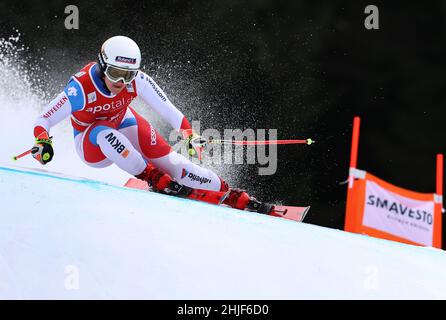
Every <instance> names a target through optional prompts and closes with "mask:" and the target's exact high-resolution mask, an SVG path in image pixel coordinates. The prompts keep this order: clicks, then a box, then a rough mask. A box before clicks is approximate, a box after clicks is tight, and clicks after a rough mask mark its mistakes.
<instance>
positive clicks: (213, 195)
mask: <svg viewBox="0 0 446 320" xmlns="http://www.w3.org/2000/svg"><path fill="white" fill-rule="evenodd" d="M124 187H128V188H133V189H140V190H146V191H148V190H150V189H149V184H148V183H147V182H146V181H142V180H139V179H135V178H130V179H129V180H128V181H127V182H126V184H125V185H124ZM170 188H171V192H163V193H165V194H168V195H171V196H174V197H180V198H186V199H191V200H197V201H202V202H207V203H210V204H217V205H219V204H221V203H222V202H223V201H224V200H225V198H226V196H227V194H228V192H224V191H211V190H202V189H193V188H189V187H187V186H183V185H181V184H179V183H174V184H172V186H170Z"/></svg>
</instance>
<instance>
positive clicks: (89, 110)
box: [34, 62, 227, 190]
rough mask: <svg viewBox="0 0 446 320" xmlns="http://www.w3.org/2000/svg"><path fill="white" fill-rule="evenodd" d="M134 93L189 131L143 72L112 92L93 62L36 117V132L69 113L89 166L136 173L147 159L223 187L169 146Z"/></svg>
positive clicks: (199, 182)
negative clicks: (139, 108) (136, 102)
mask: <svg viewBox="0 0 446 320" xmlns="http://www.w3.org/2000/svg"><path fill="white" fill-rule="evenodd" d="M137 96H139V97H141V98H142V100H143V101H144V102H146V103H147V104H148V105H149V106H150V107H152V108H153V109H154V110H155V111H156V112H157V113H158V114H159V115H160V116H161V117H162V118H163V119H164V120H165V121H167V122H168V123H169V124H170V125H171V126H172V127H173V128H174V129H176V130H178V131H180V132H183V131H185V130H187V131H186V132H191V131H190V130H191V125H190V123H189V121H188V120H187V119H186V117H185V116H184V115H183V114H182V113H181V112H180V111H179V110H178V109H177V108H176V107H175V106H174V105H173V104H172V103H171V102H170V101H169V99H168V98H167V97H166V95H165V93H164V92H163V91H162V90H161V88H160V87H159V86H158V85H157V84H156V83H155V81H154V80H153V79H152V78H150V77H149V76H148V75H147V74H145V73H144V72H142V71H139V72H138V74H137V76H136V78H135V79H134V80H133V81H132V82H131V83H130V84H128V85H126V88H125V89H123V90H122V91H121V92H120V93H119V94H117V95H113V94H111V93H110V92H109V91H108V90H107V89H106V87H105V83H104V81H103V80H102V79H101V72H100V70H99V67H98V65H97V64H96V63H95V62H91V63H89V64H88V65H86V66H85V67H84V68H82V69H81V70H80V71H79V72H78V73H77V74H75V75H74V76H73V77H72V78H71V80H70V81H69V83H68V84H67V86H66V87H65V89H64V90H63V91H62V92H61V93H60V94H59V95H58V96H57V97H56V98H55V99H54V100H53V101H51V103H50V104H49V105H48V106H47V108H46V109H45V110H44V111H43V112H42V114H41V115H40V116H39V117H38V119H37V120H36V122H35V127H34V135H35V136H36V137H37V136H39V135H40V134H42V133H44V132H47V133H49V131H50V128H51V127H53V126H54V125H56V124H57V123H59V122H60V121H62V120H63V119H65V118H67V117H68V116H70V117H71V124H72V126H73V130H74V142H75V146H76V151H77V153H78V155H79V157H80V158H81V159H82V160H83V161H84V162H85V163H86V164H88V165H89V166H92V167H97V168H101V167H106V166H109V165H111V164H112V163H115V164H116V165H117V166H118V167H120V168H121V169H123V170H125V171H127V172H128V173H130V174H131V175H138V174H140V173H141V172H142V171H143V170H144V169H145V167H146V166H147V162H149V163H151V164H153V165H154V166H155V167H157V168H159V169H160V170H162V171H164V172H166V173H168V174H169V175H170V176H171V177H172V178H174V179H175V180H177V181H178V182H179V183H181V184H184V185H187V186H190V187H193V188H199V189H208V190H225V189H227V185H226V184H225V183H224V182H223V181H222V180H221V179H220V178H219V177H218V176H217V175H216V174H215V173H214V172H212V171H211V170H209V169H205V168H202V167H200V166H198V165H196V164H194V163H192V162H191V161H189V160H188V159H187V158H185V157H183V156H182V155H180V154H178V153H177V152H175V151H173V150H172V148H171V147H170V145H169V144H168V143H167V142H166V141H165V140H164V139H163V137H162V136H161V135H160V134H159V133H158V131H157V130H156V129H155V128H154V127H152V125H150V123H149V122H148V121H147V120H146V119H144V118H143V117H142V116H141V115H139V114H138V113H137V112H136V111H135V110H134V109H133V108H132V107H131V106H130V104H131V102H132V100H133V99H134V98H136V97H137Z"/></svg>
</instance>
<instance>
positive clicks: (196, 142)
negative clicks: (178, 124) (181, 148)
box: [185, 130, 207, 158]
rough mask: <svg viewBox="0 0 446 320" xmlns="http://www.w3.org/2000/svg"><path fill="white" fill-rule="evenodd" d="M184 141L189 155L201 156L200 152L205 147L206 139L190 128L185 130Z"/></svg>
mask: <svg viewBox="0 0 446 320" xmlns="http://www.w3.org/2000/svg"><path fill="white" fill-rule="evenodd" d="M185 143H186V148H187V153H188V154H189V155H191V156H198V158H201V153H202V152H203V150H204V148H205V147H206V144H207V140H206V139H204V138H203V137H202V136H200V135H198V134H196V133H195V132H193V131H192V130H187V131H185Z"/></svg>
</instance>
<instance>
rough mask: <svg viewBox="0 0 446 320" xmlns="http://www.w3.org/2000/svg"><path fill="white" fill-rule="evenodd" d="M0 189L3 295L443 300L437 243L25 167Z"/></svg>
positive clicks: (2, 180) (0, 182)
mask: <svg viewBox="0 0 446 320" xmlns="http://www.w3.org/2000/svg"><path fill="white" fill-rule="evenodd" d="M0 192H1V204H0V205H1V209H0V298H3V299H4V298H12V299H17V298H18V299H50V298H56V299H78V298H87V299H90V298H97V299H116V298H124V299H127V298H136V299H375V298H376V299H377V298H379V299H388V298H392V299H400V298H402V299H406V298H420V299H424V298H426V299H427V298H429V299H431V298H434V299H435V298H441V299H445V298H446V277H445V276H444V273H445V270H446V255H445V253H444V252H443V251H441V250H436V249H432V248H421V247H415V246H410V245H404V244H399V243H394V242H390V241H385V240H379V239H374V238H370V237H366V236H360V235H355V234H350V233H346V232H342V231H338V230H332V229H327V228H322V227H318V226H314V225H309V224H305V223H297V222H294V221H287V220H284V219H280V218H274V217H268V216H262V215H258V214H255V213H249V212H241V211H237V210H233V209H229V208H223V207H218V206H213V205H209V204H205V203H200V202H194V201H190V200H184V199H178V198H174V197H169V196H165V195H160V194H154V193H148V192H145V191H141V190H133V189H127V188H123V187H117V186H113V185H109V184H105V183H102V182H96V181H93V180H87V179H81V178H73V177H67V176H62V175H58V174H52V173H47V172H42V171H36V170H35V169H33V170H31V169H30V170H27V169H19V168H13V167H0ZM309 214H311V212H310V213H309Z"/></svg>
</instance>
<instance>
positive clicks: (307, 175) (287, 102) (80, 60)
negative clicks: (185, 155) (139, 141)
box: [0, 0, 446, 243]
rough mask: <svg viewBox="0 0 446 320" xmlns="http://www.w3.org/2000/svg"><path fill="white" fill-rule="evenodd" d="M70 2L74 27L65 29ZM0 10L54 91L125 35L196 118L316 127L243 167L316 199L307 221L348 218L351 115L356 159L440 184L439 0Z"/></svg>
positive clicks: (304, 200) (279, 195)
mask: <svg viewBox="0 0 446 320" xmlns="http://www.w3.org/2000/svg"><path fill="white" fill-rule="evenodd" d="M70 4H74V5H76V6H78V8H79V11H80V28H79V30H67V29H65V27H64V21H65V17H66V16H67V15H66V14H65V13H64V9H65V7H66V6H67V5H70ZM369 4H374V5H376V6H377V7H378V8H379V14H380V20H379V22H380V29H379V30H367V29H366V28H365V27H364V19H365V18H366V16H367V15H366V14H365V13H364V9H365V7H366V6H367V5H369ZM0 12H1V13H2V14H1V16H0V19H1V27H0V36H1V37H8V36H10V35H13V34H15V33H16V32H17V31H16V30H18V31H19V32H20V33H21V41H22V42H24V43H25V44H26V45H27V46H29V48H28V49H27V54H28V55H29V56H30V57H33V58H35V59H36V61H35V62H34V63H38V64H40V65H41V70H45V73H44V74H42V77H43V78H44V84H46V85H47V86H48V88H49V89H48V90H47V91H49V93H48V92H47V93H48V94H49V95H50V96H51V95H55V94H56V93H57V92H58V91H60V90H61V89H62V88H63V86H64V85H65V84H66V81H67V80H68V78H69V76H70V75H71V74H72V73H74V72H76V71H78V70H79V69H80V68H81V67H82V66H83V65H84V64H85V63H87V62H88V61H91V60H94V59H95V58H96V54H97V51H98V49H99V47H100V45H101V44H102V42H103V41H104V40H106V39H107V38H109V37H111V36H114V35H118V34H121V35H127V36H129V37H131V38H133V39H134V40H135V41H136V42H137V43H138V44H139V46H140V48H141V50H142V53H143V59H144V60H143V65H144V70H145V71H146V72H147V73H148V74H149V75H151V76H152V77H153V78H154V79H155V80H156V81H157V82H158V84H160V86H161V87H162V88H163V89H164V90H165V92H166V93H167V94H168V96H169V98H170V99H171V100H172V101H173V102H174V104H175V105H176V106H177V107H178V108H179V109H180V110H182V111H183V112H184V113H185V114H186V116H188V117H189V118H190V120H201V121H202V123H204V124H205V126H206V127H207V128H216V129H219V130H223V129H224V128H240V129H246V128H253V129H256V128H276V129H278V135H279V137H278V138H279V139H287V138H290V139H292V138H307V137H311V138H313V139H315V140H316V141H317V143H316V144H315V145H313V146H311V147H308V146H279V148H278V155H279V164H278V169H277V172H276V174H275V175H273V176H258V175H257V167H256V166H247V167H246V168H244V169H243V170H242V177H243V178H242V179H241V180H240V181H239V185H237V187H240V188H245V189H247V190H249V191H251V192H252V193H253V194H255V195H256V196H257V197H258V198H260V199H263V200H269V201H282V202H283V203H287V204H290V205H306V204H311V206H312V210H311V213H310V214H309V216H308V220H307V222H308V223H314V224H318V225H323V226H327V227H332V228H340V229H341V228H343V224H344V215H345V199H346V186H345V185H340V184H339V183H340V182H341V181H343V180H345V179H346V178H347V175H348V162H349V152H350V141H351V129H352V120H353V116H355V115H359V116H361V117H362V127H361V139H360V146H359V162H358V167H359V168H361V169H365V170H368V171H369V172H371V173H373V174H375V175H377V176H378V177H381V178H383V179H385V180H387V181H389V182H391V183H393V184H396V185H398V186H401V187H404V188H408V189H412V190H415V191H419V192H435V155H436V154H437V153H440V152H443V153H444V151H445V150H446V148H445V136H446V134H445V133H446V129H444V127H443V122H444V119H445V114H446V113H445V111H444V108H445V95H444V93H445V76H444V75H445V71H446V62H445V57H446V19H445V16H446V2H444V1H429V2H426V1H411V2H404V1H386V2H380V1H373V2H365V1H336V0H332V1H277V0H257V1H231V0H229V1H159V2H149V1H122V0H119V1H118V0H108V1H106V2H93V1H92V2H86V1H69V2H65V1H32V2H19V1H15V2H3V1H2V2H0ZM39 57H43V60H40V59H39ZM40 85H42V84H41V83H40ZM202 129H204V128H202ZM234 170H235V169H234ZM444 234H445V233H444ZM443 243H445V241H443Z"/></svg>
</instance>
